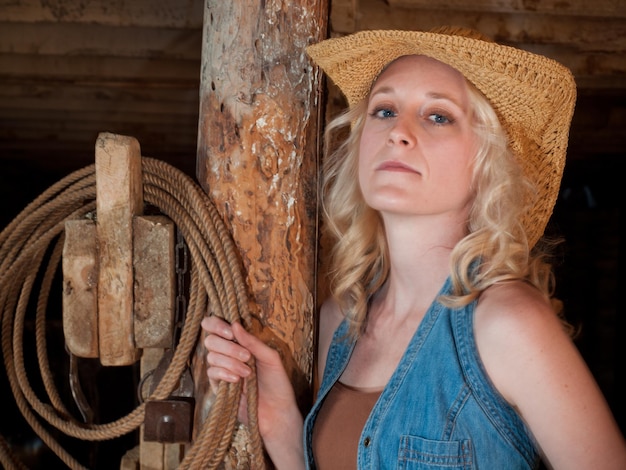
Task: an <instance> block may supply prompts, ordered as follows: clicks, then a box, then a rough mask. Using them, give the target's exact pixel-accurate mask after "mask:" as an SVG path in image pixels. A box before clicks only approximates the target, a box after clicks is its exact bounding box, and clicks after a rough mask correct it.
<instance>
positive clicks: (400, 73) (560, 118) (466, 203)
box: [203, 28, 626, 469]
mask: <svg viewBox="0 0 626 470" xmlns="http://www.w3.org/2000/svg"><path fill="white" fill-rule="evenodd" d="M308 52H309V54H310V55H311V57H312V58H313V60H314V61H315V62H316V63H317V64H318V65H319V66H320V67H322V68H323V69H324V71H325V72H326V73H327V74H328V75H329V77H330V78H331V79H332V80H333V81H334V82H335V84H336V85H337V86H339V88H340V89H341V90H342V91H343V93H344V94H345V95H346V97H347V99H348V103H349V105H350V108H349V110H348V111H347V113H345V114H344V115H342V116H340V117H339V118H337V120H336V121H335V122H334V123H332V124H331V125H330V126H329V129H328V132H327V144H328V145H327V148H328V147H330V142H331V137H330V135H331V133H333V131H334V130H336V129H338V128H340V127H342V126H350V135H349V136H348V138H347V139H346V141H345V142H344V143H343V144H342V145H341V146H339V147H338V149H337V150H336V151H335V152H334V153H333V154H332V155H330V156H328V157H327V158H326V160H325V172H324V178H325V182H324V184H325V187H324V210H325V216H326V224H325V226H326V228H327V229H328V230H329V233H330V235H331V236H332V237H333V239H334V240H335V244H334V248H333V251H332V268H331V271H330V283H331V291H332V293H333V295H332V298H331V299H329V300H327V301H326V302H325V303H324V305H323V307H322V309H321V312H320V328H319V351H318V365H319V370H320V371H322V372H323V374H322V376H321V377H320V378H319V381H320V388H319V390H318V391H317V398H316V402H315V404H314V405H313V407H312V409H311V411H310V412H309V414H308V416H307V418H306V420H305V421H304V422H303V419H302V416H301V415H300V412H299V411H298V408H297V405H296V401H295V397H294V393H293V390H292V388H291V385H290V383H289V380H288V378H287V375H286V373H285V371H284V368H283V367H282V364H281V362H280V358H279V356H278V354H277V353H276V352H275V351H273V350H272V349H271V348H269V347H267V346H266V345H264V344H263V343H262V342H261V341H259V340H258V339H256V338H255V337H254V336H252V335H250V334H248V333H247V332H246V331H245V330H244V329H243V328H242V327H241V325H239V324H234V325H227V324H226V323H225V322H223V321H221V320H219V319H218V318H214V317H211V318H207V319H205V320H204V322H203V327H204V328H205V330H206V331H207V333H208V334H207V337H206V339H205V346H206V348H207V350H208V354H207V362H208V364H209V368H208V372H207V373H208V376H209V379H210V381H211V386H213V387H215V386H216V384H217V382H218V381H220V380H225V381H229V382H236V381H238V380H241V378H245V377H247V376H249V374H250V369H249V367H248V366H247V365H246V363H245V362H246V361H247V360H249V359H250V357H251V356H254V357H255V359H256V366H257V380H258V387H259V388H258V390H259V392H258V406H259V410H258V420H259V430H260V433H261V436H262V438H263V441H264V444H265V446H266V449H267V451H268V453H269V455H270V457H271V459H272V461H273V462H274V464H275V465H276V467H277V468H279V469H282V468H285V469H297V468H319V469H343V468H407V469H410V468H416V469H417V468H419V469H426V468H446V469H451V468H487V469H495V468H498V469H499V468H506V469H526V468H537V466H538V465H539V461H540V459H543V460H544V461H545V462H546V463H547V464H548V465H549V466H551V467H553V468H564V469H576V468H581V469H589V468H602V469H624V468H626V446H625V443H624V438H623V436H622V435H621V433H620V431H619V429H618V426H617V424H616V422H615V420H614V418H613V416H612V415H611V412H610V410H609V408H608V406H607V404H606V402H605V400H604V397H603V396H602V394H601V392H600V390H599V388H598V386H597V384H596V383H595V381H594V380H593V377H592V375H591V374H590V372H589V370H588V369H587V367H586V365H585V363H584V362H583V360H582V358H581V357H580V355H579V354H578V352H577V350H576V348H575V346H574V345H573V343H572V341H571V339H570V337H569V335H568V331H567V328H566V325H565V324H564V322H563V321H561V319H560V318H559V316H558V306H559V305H558V302H557V301H556V300H555V299H551V296H550V294H551V289H552V287H553V286H552V273H551V268H550V266H549V265H548V264H547V262H546V258H545V255H544V254H542V251H541V249H540V245H542V246H543V242H541V243H539V244H538V243H537V242H538V241H539V239H540V238H541V236H542V234H543V231H544V229H545V226H546V224H547V221H548V218H549V217H550V215H551V212H552V208H553V206H554V203H555V200H556V197H557V194H558V189H559V184H560V178H561V175H562V171H563V165H564V158H565V149H566V145H567V138H568V131H569V125H570V121H571V117H572V114H573V107H574V101H575V84H574V81H573V78H572V76H571V73H570V72H569V71H568V70H567V69H566V68H564V67H562V66H561V65H559V64H557V63H555V62H554V61H552V60H550V59H547V58H545V57H541V56H537V55H534V54H530V53H528V52H525V51H521V50H517V49H513V48H510V47H506V46H502V45H498V44H496V43H494V42H492V41H490V40H488V39H487V38H485V37H483V36H481V35H480V34H479V33H476V32H473V31H466V30H462V29H454V28H441V29H440V30H437V31H433V32H428V33H423V32H402V31H366V32H360V33H356V34H354V35H351V36H346V37H343V38H338V39H329V40H327V41H323V42H321V43H320V44H317V45H314V46H311V47H309V48H308ZM244 419H245V417H244Z"/></svg>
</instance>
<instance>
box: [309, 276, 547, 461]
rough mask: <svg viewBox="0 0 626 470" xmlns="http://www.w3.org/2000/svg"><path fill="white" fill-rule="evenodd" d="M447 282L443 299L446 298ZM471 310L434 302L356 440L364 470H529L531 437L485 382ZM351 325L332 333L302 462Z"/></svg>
mask: <svg viewBox="0 0 626 470" xmlns="http://www.w3.org/2000/svg"><path fill="white" fill-rule="evenodd" d="M450 287H451V283H450V279H448V280H447V281H446V283H445V284H444V286H443V288H442V289H441V291H440V293H441V294H444V293H448V292H449V291H450ZM475 307H476V302H473V303H471V304H469V305H467V306H466V307H463V308H461V309H455V310H452V309H450V308H447V307H444V306H443V305H441V304H440V303H438V302H434V303H433V304H432V305H431V307H430V309H429V310H428V312H427V313H426V315H425V316H424V319H423V320H422V323H421V324H420V326H419V327H418V329H417V331H416V332H415V334H414V336H413V338H412V339H411V342H410V343H409V345H408V347H407V350H406V351H405V353H404V355H403V357H402V358H401V360H400V363H399V364H398V367H397V369H396V370H395V372H394V373H393V375H392V377H391V379H390V380H389V383H388V384H387V386H386V387H385V389H384V390H383V392H382V393H381V395H380V398H379V399H378V401H377V403H376V405H375V406H374V408H373V410H372V412H371V414H370V416H369V418H368V420H367V422H366V423H365V427H364V429H363V432H362V434H361V437H360V440H359V450H358V456H357V465H358V469H359V470H364V469H407V470H418V469H419V470H426V469H446V470H457V469H459V470H460V469H481V470H517V469H533V468H537V466H538V464H539V455H538V452H537V450H536V448H535V446H534V441H533V438H532V436H531V434H530V431H529V430H528V428H527V427H526V425H525V424H524V422H523V421H522V419H521V418H520V416H519V415H518V414H517V413H516V412H515V410H514V409H513V408H512V407H511V406H510V405H509V404H508V403H506V401H505V400H504V399H503V398H502V396H501V395H500V394H499V393H498V392H497V390H496V389H495V388H494V386H493V385H492V383H491V381H490V380H489V378H488V376H487V374H486V372H485V370H484V368H483V365H482V362H481V361H480V358H479V356H478V350H477V349H476V344H475V341H474V331H473V319H474V309H475ZM347 332H348V324H347V322H346V321H344V322H342V323H341V325H340V326H339V328H337V331H335V334H334V337H333V341H332V344H331V346H330V350H329V353H328V359H327V363H326V367H325V370H324V377H323V379H322V384H321V386H320V390H319V393H318V396H317V400H316V402H315V404H314V405H313V408H312V409H311V411H310V413H309V414H308V416H307V418H306V420H305V424H304V426H305V427H304V445H305V458H306V463H307V468H308V469H313V468H315V463H314V461H313V455H312V451H311V448H312V447H311V439H312V435H313V424H314V421H315V417H316V416H317V413H318V411H319V409H320V406H321V404H322V402H323V400H324V398H325V396H326V394H327V393H328V391H329V390H330V388H331V387H332V386H333V384H334V383H335V382H336V381H337V379H338V378H339V376H340V375H341V373H342V371H343V370H344V368H345V367H346V364H347V363H348V359H349V358H350V355H351V353H352V350H353V348H354V343H353V342H352V341H351V340H349V339H346V338H347V337H346V334H347Z"/></svg>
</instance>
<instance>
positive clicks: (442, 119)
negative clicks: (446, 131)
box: [428, 113, 452, 124]
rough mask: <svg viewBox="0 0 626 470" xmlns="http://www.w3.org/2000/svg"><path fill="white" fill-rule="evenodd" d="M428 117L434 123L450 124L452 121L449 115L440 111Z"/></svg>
mask: <svg viewBox="0 0 626 470" xmlns="http://www.w3.org/2000/svg"><path fill="white" fill-rule="evenodd" d="M428 119H430V120H431V121H432V122H433V123H434V124H448V123H450V122H452V120H451V119H449V118H448V117H447V116H445V115H443V114H438V113H432V114H430V115H429V116H428Z"/></svg>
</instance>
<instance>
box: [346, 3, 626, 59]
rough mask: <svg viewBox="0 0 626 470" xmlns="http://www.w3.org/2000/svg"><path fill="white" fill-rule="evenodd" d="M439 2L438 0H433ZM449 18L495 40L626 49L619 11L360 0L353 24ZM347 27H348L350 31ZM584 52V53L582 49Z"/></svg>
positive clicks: (397, 24) (428, 24) (418, 26)
mask: <svg viewBox="0 0 626 470" xmlns="http://www.w3.org/2000/svg"><path fill="white" fill-rule="evenodd" d="M437 5H439V4H437ZM446 24H452V25H458V26H466V27H469V28H475V29H478V30H480V31H482V32H483V33H485V34H487V35H488V36H491V37H493V38H495V39H496V40H497V41H498V42H503V43H511V44H513V45H516V44H520V43H528V44H545V43H547V44H560V45H562V46H563V47H567V48H569V49H576V50H577V52H578V53H581V54H582V53H584V52H588V53H590V54H593V53H599V52H601V51H602V52H605V51H606V52H619V53H624V52H626V21H624V19H623V18H620V17H619V16H615V17H611V18H603V19H600V18H596V17H593V16H583V17H569V16H566V15H562V16H558V17H557V16H549V15H538V14H534V13H524V12H517V13H506V12H505V13H502V12H497V11H496V9H492V10H486V11H481V12H473V11H466V10H464V9H462V8H459V9H451V10H446V9H441V8H438V7H437V6H436V5H433V6H431V7H430V8H424V9H410V8H398V7H393V6H391V5H387V4H386V3H384V2H382V1H381V0H360V2H359V15H358V21H357V23H356V30H365V29H393V28H396V29H407V30H418V31H427V30H429V29H431V28H434V27H437V26H441V25H446ZM350 32H351V31H350ZM583 56H584V54H583Z"/></svg>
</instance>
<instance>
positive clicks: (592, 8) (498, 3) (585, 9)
mask: <svg viewBox="0 0 626 470" xmlns="http://www.w3.org/2000/svg"><path fill="white" fill-rule="evenodd" d="M386 1H387V2H388V3H389V5H391V6H392V7H394V8H395V7H399V8H415V9H441V10H447V11H476V12H499V13H524V12H535V13H543V14H555V15H559V16H560V15H572V16H603V17H609V18H610V17H621V18H626V8H624V4H623V2H620V1H619V0H617V1H616V0H594V1H593V2H590V1H588V0H569V1H567V2H564V1H562V0H534V1H527V0H472V1H471V2H468V1H467V0H447V1H439V2H432V1H431V0H386Z"/></svg>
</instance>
